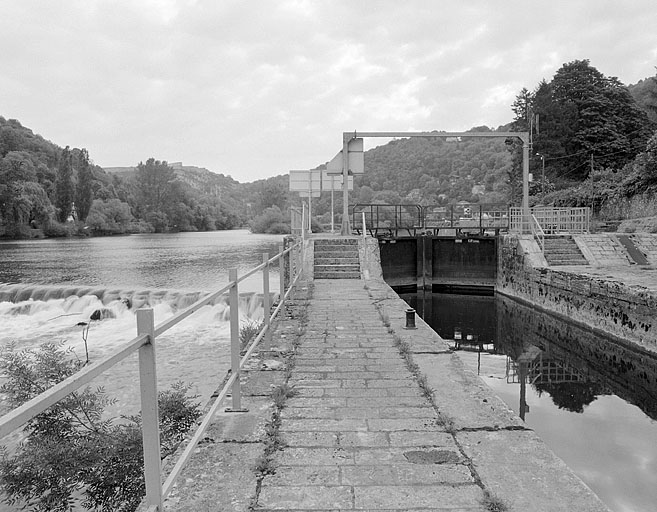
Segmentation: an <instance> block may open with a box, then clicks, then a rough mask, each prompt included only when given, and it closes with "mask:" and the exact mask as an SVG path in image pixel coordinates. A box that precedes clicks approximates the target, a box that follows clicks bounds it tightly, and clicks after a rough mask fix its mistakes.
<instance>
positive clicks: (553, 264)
mask: <svg viewBox="0 0 657 512" xmlns="http://www.w3.org/2000/svg"><path fill="white" fill-rule="evenodd" d="M546 259H547V258H546ZM547 262H548V265H549V266H551V267H556V266H559V265H588V264H589V262H588V261H587V260H585V259H578V260H563V259H557V260H550V259H547Z"/></svg>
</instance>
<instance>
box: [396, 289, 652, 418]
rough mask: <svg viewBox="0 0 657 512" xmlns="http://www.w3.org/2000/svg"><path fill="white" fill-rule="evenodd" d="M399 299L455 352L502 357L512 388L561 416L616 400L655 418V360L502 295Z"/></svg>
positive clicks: (520, 411) (435, 296)
mask: <svg viewBox="0 0 657 512" xmlns="http://www.w3.org/2000/svg"><path fill="white" fill-rule="evenodd" d="M401 297H402V298H403V299H404V300H406V302H408V303H409V305H410V306H411V307H413V308H414V309H415V310H416V311H417V312H418V314H420V316H422V318H424V320H425V321H426V322H427V323H429V325H431V326H432V328H433V329H434V330H435V331H436V332H437V333H438V334H439V335H440V336H441V337H443V338H444V339H448V340H453V341H454V343H453V347H454V349H455V350H472V351H475V352H488V353H495V354H503V355H505V356H506V357H507V361H506V362H507V364H506V380H507V382H508V383H509V384H518V385H520V387H522V386H524V385H525V384H530V385H531V386H532V387H533V388H534V389H535V390H536V392H537V393H538V395H539V396H540V395H542V394H544V393H546V394H548V395H549V396H550V397H551V398H552V400H553V402H554V403H555V405H557V406H558V407H559V408H560V409H564V410H566V411H570V412H575V413H581V412H583V410H584V408H585V407H586V406H587V405H589V404H590V403H591V402H593V401H594V400H595V399H596V398H597V397H598V396H602V395H610V394H613V395H616V396H618V397H620V398H622V399H623V400H626V401H627V402H629V403H632V404H635V405H637V406H638V407H640V408H641V410H642V411H644V412H645V413H646V415H648V416H649V417H650V418H652V419H657V357H655V356H654V355H652V354H650V353H648V352H645V351H643V350H639V349H637V348H635V347H632V346H631V345H629V344H626V343H623V342H622V341H621V340H611V339H607V338H604V337H602V336H600V335H599V334H597V333H594V332H593V331H591V330H589V329H586V328H583V327H580V326H578V325H575V324H571V323H567V322H564V321H560V320H559V319H558V318H556V317H553V316H550V315H546V314H544V313H540V312H539V311H537V310H536V309H534V308H531V307H529V306H527V305H524V304H521V303H519V302H517V301H514V300H512V299H509V298H508V297H504V296H497V297H473V296H460V295H440V294H431V293H418V294H401ZM479 362H480V361H479ZM520 399H521V401H522V397H520ZM525 412H526V411H525V409H523V408H522V407H521V408H520V410H519V414H520V415H521V416H524V413H525Z"/></svg>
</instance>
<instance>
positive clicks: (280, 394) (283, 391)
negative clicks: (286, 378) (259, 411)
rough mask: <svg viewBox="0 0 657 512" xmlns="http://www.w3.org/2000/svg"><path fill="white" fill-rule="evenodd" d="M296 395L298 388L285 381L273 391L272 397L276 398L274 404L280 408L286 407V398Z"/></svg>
mask: <svg viewBox="0 0 657 512" xmlns="http://www.w3.org/2000/svg"><path fill="white" fill-rule="evenodd" d="M296 395H297V390H296V389H294V386H290V385H289V384H288V383H287V382H284V383H283V384H281V385H280V386H277V387H276V388H274V390H273V391H272V393H271V397H272V399H273V400H274V406H275V407H277V408H278V409H283V407H285V402H286V400H287V399H288V398H292V397H293V396H296Z"/></svg>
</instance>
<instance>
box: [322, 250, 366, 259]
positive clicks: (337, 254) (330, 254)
mask: <svg viewBox="0 0 657 512" xmlns="http://www.w3.org/2000/svg"><path fill="white" fill-rule="evenodd" d="M315 256H316V257H317V256H320V257H322V258H358V251H318V250H315Z"/></svg>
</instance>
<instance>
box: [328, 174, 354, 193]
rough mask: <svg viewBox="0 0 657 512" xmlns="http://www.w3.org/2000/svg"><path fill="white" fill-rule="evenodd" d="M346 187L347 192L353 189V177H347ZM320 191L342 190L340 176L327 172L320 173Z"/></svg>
mask: <svg viewBox="0 0 657 512" xmlns="http://www.w3.org/2000/svg"><path fill="white" fill-rule="evenodd" d="M348 178H349V179H348V180H347V187H348V189H349V190H353V189H354V177H353V176H349V177H348ZM322 190H342V174H339V175H338V174H330V173H329V172H328V171H323V172H322Z"/></svg>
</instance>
